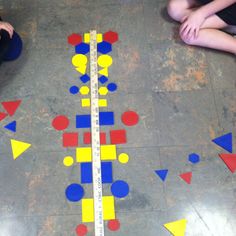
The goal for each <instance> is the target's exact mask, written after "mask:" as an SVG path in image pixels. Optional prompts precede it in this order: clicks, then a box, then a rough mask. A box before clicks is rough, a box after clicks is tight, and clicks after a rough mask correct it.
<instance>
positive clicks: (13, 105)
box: [2, 100, 21, 116]
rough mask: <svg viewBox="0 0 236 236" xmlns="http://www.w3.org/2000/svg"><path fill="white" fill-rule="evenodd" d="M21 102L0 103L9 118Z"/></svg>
mask: <svg viewBox="0 0 236 236" xmlns="http://www.w3.org/2000/svg"><path fill="white" fill-rule="evenodd" d="M20 103H21V100H17V101H8V102H2V106H3V107H4V109H5V110H6V111H7V113H8V114H9V115H10V116H13V115H14V114H15V112H16V110H17V108H18V106H19V105H20Z"/></svg>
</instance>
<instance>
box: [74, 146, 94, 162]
mask: <svg viewBox="0 0 236 236" xmlns="http://www.w3.org/2000/svg"><path fill="white" fill-rule="evenodd" d="M76 161H77V162H91V161H92V149H91V147H83V148H76Z"/></svg>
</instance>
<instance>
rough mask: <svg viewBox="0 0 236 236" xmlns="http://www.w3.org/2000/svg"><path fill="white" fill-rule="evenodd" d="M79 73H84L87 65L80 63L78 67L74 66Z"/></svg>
mask: <svg viewBox="0 0 236 236" xmlns="http://www.w3.org/2000/svg"><path fill="white" fill-rule="evenodd" d="M75 69H76V70H77V71H78V72H79V73H80V74H82V75H85V73H86V69H87V66H86V65H81V66H80V67H76V68H75Z"/></svg>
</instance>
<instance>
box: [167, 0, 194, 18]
mask: <svg viewBox="0 0 236 236" xmlns="http://www.w3.org/2000/svg"><path fill="white" fill-rule="evenodd" d="M197 6H199V4H198V3H197V1H196V0H169V2H168V6H167V11H168V14H169V16H170V17H171V18H172V19H174V20H176V21H179V22H181V21H182V19H183V18H184V17H185V16H186V15H188V14H189V13H190V12H191V11H192V10H191V9H193V8H196V7H197Z"/></svg>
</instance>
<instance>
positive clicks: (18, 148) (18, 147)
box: [11, 139, 31, 160]
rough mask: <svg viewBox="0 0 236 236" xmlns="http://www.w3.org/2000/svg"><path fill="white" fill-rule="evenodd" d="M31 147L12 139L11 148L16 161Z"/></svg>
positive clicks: (28, 144)
mask: <svg viewBox="0 0 236 236" xmlns="http://www.w3.org/2000/svg"><path fill="white" fill-rule="evenodd" d="M30 146H31V144H30V143H24V142H21V141H17V140H15V139H11V148H12V154H13V159H14V160H16V159H17V158H18V157H19V156H20V155H21V154H22V153H23V152H25V151H26V150H27V149H28V148H29V147H30Z"/></svg>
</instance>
